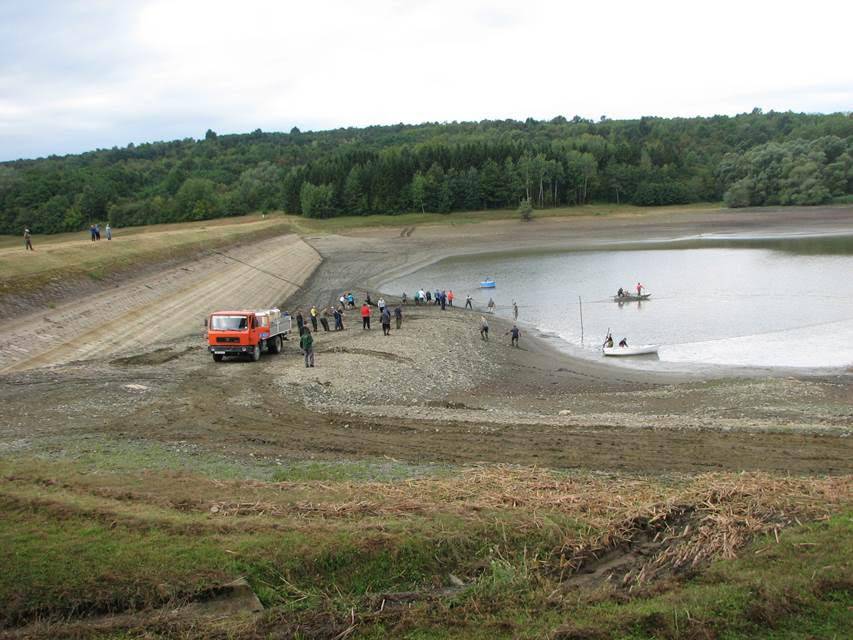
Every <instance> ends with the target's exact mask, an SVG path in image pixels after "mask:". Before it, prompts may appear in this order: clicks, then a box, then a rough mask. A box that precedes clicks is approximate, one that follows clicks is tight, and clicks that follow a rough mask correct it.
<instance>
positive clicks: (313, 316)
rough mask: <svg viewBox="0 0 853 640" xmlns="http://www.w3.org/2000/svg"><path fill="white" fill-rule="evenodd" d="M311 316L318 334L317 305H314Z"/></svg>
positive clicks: (310, 312)
mask: <svg viewBox="0 0 853 640" xmlns="http://www.w3.org/2000/svg"><path fill="white" fill-rule="evenodd" d="M308 313H309V314H311V326H312V327H314V333H316V332H317V305H316V304H312V305H311V310H310V311H309V312H308Z"/></svg>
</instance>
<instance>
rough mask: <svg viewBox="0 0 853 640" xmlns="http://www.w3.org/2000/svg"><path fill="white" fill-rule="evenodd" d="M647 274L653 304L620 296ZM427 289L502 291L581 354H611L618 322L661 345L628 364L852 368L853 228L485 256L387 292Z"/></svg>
mask: <svg viewBox="0 0 853 640" xmlns="http://www.w3.org/2000/svg"><path fill="white" fill-rule="evenodd" d="M486 277H491V278H493V279H494V280H495V281H496V282H497V287H496V288H495V289H493V290H488V289H480V288H479V282H480V280H483V279H484V278H486ZM638 281H639V282H642V283H643V284H644V285H645V286H646V288H647V291H648V292H649V293H651V294H652V296H651V299H650V300H648V301H647V302H629V303H624V304H617V303H615V302H613V301H612V296H613V295H614V294H615V293H616V291H617V290H618V288H619V287H620V286H621V287H626V288H628V289H629V290H632V291H633V290H634V289H635V287H636V284H637V282H638ZM420 287H423V288H425V289H426V288H431V289H432V290H434V289H435V288H440V289H452V290H453V292H454V295H455V296H456V300H457V302H456V304H457V305H459V306H461V305H464V303H465V296H466V295H469V294H470V295H471V296H472V297H473V299H474V305H475V307H477V308H479V309H485V307H486V304H487V302H488V300H489V297H493V298H494V300H495V302H496V304H497V313H498V315H500V316H503V317H511V314H512V311H511V305H512V302H513V300H515V301H516V302H517V303H518V306H519V322H520V323H523V324H525V325H527V326H528V327H536V328H537V329H538V330H540V331H541V332H543V333H545V334H546V335H551V336H555V337H557V338H559V339H560V340H561V341H562V347H563V348H565V349H566V350H567V351H569V352H571V353H573V354H575V355H582V356H585V357H589V358H600V357H602V356H601V355H600V345H601V342H602V341H603V339H604V337H605V335H606V333H607V330H608V329H610V330H611V331H612V333H613V337H614V339H615V340H617V341H618V340H619V339H621V338H622V337H627V339H628V342H629V344H659V345H661V347H660V350H659V355H658V357H655V356H651V357H642V358H639V359H633V358H629V359H618V360H617V362H618V364H620V365H623V366H641V367H652V368H654V367H661V366H662V365H663V363H704V364H718V365H739V366H741V365H742V366H758V367H798V368H804V367H805V368H815V367H816V368H827V367H829V368H836V367H845V366H849V365H851V364H853V236H830V237H788V238H776V239H760V238H733V237H707V236H706V237H698V238H684V239H681V240H678V241H672V242H666V243H654V244H651V243H649V244H642V245H636V244H635V245H626V244H622V245H611V246H609V247H607V248H601V249H596V250H586V251H563V252H554V251H547V252H545V251H533V252H531V251H527V252H519V253H501V254H478V255H473V256H464V257H455V258H449V259H446V260H442V261H441V262H437V263H435V264H433V265H430V266H428V267H425V268H423V269H421V270H419V271H416V272H414V273H412V274H410V275H408V276H404V277H401V278H398V279H396V280H393V281H391V282H387V283H385V284H384V285H383V286H382V290H383V291H386V292H388V293H393V294H395V295H399V294H400V292H402V291H406V292H407V293H408V294H409V296H411V295H412V292H413V291H414V290H415V289H416V288H420ZM579 296H580V298H581V300H582V305H579V302H578V297H579ZM581 306H582V311H583V333H584V340H583V343H582V342H581V322H580V315H581ZM609 360H610V359H609ZM664 368H673V367H671V366H670V367H665V366H664ZM676 368H677V367H676Z"/></svg>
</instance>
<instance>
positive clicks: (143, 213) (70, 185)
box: [0, 109, 853, 233]
mask: <svg viewBox="0 0 853 640" xmlns="http://www.w3.org/2000/svg"><path fill="white" fill-rule="evenodd" d="M851 133H853V117H851V115H850V114H832V115H809V114H795V113H774V112H770V113H767V114H765V113H762V112H761V111H760V110H758V109H756V110H755V111H753V112H752V113H749V114H741V115H738V116H735V117H727V116H715V117H712V118H690V119H683V118H673V119H664V118H641V119H639V120H621V121H620V120H608V119H606V118H602V120H600V121H599V122H593V121H590V120H584V119H582V118H579V117H575V118H574V119H573V120H566V119H565V118H563V117H562V116H560V117H557V118H554V119H553V120H551V121H548V122H543V121H535V120H532V119H528V120H527V121H525V122H519V121H512V120H507V121H483V122H472V123H451V124H438V123H428V124H422V125H415V126H408V125H394V126H382V127H379V126H376V127H367V128H363V129H352V128H350V129H337V130H333V131H321V132H311V133H302V132H300V131H299V130H298V129H295V128H294V129H293V130H292V131H291V132H290V133H264V132H262V131H260V130H256V131H254V132H253V133H250V134H245V135H222V136H218V135H217V134H216V133H214V132H213V131H208V132H207V135H206V136H205V138H204V139H203V140H198V141H196V140H193V139H186V140H180V141H175V142H156V143H150V144H141V145H138V146H136V145H133V144H131V145H128V146H127V147H125V148H121V149H119V148H113V149H104V150H98V151H93V152H89V153H84V154H80V155H69V156H64V157H57V156H51V157H49V158H43V159H38V160H18V161H14V162H5V163H0V232H3V233H18V232H20V230H21V229H22V228H23V226H24V225H29V226H30V227H31V228H32V229H33V231H34V232H37V233H53V232H60V231H73V230H77V229H81V228H84V227H85V226H87V225H88V224H89V223H90V222H95V221H100V222H104V221H109V222H111V223H112V224H113V225H114V226H116V227H119V226H128V225H142V224H153V223H160V222H176V221H184V220H200V219H207V218H214V217H219V216H223V215H241V214H244V213H248V212H251V211H271V210H284V211H287V212H289V213H295V214H302V215H305V216H310V217H330V216H337V215H365V214H373V213H384V214H396V213H401V212H406V211H427V212H452V211H465V210H478V209H495V208H506V207H515V206H517V204H518V202H519V201H520V200H521V199H523V198H529V199H530V201H531V202H532V203H533V204H534V206H536V207H538V208H542V207H554V206H565V205H576V204H584V203H588V202H615V203H619V202H631V203H634V204H638V205H665V204H678V203H687V202H696V201H719V200H721V199H724V200H725V202H726V203H727V204H728V205H729V206H732V207H740V206H748V205H771V204H780V205H786V204H821V203H825V202H829V201H830V200H832V199H834V198H843V197H848V196H849V194H851V193H853V161H851V159H853V138H851Z"/></svg>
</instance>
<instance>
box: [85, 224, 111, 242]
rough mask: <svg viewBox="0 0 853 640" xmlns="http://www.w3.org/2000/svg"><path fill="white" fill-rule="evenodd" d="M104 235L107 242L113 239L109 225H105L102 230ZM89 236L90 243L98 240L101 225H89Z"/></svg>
mask: <svg viewBox="0 0 853 640" xmlns="http://www.w3.org/2000/svg"><path fill="white" fill-rule="evenodd" d="M104 233H105V234H106V236H107V240H112V239H113V230H112V228H111V227H110V225H109V223H107V226H106V227H105V228H104ZM89 235H90V236H91V238H92V242H95V241H97V240H100V239H101V225H99V224H92V225H89Z"/></svg>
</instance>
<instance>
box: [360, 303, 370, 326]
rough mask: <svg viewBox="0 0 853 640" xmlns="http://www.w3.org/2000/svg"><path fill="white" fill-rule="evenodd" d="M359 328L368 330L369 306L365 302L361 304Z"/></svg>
mask: <svg viewBox="0 0 853 640" xmlns="http://www.w3.org/2000/svg"><path fill="white" fill-rule="evenodd" d="M361 328H362V329H367V330H370V307H369V306H368V304H367V303H366V302H365V303H364V304H363V305H361Z"/></svg>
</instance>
